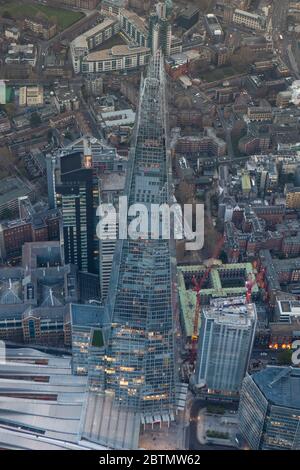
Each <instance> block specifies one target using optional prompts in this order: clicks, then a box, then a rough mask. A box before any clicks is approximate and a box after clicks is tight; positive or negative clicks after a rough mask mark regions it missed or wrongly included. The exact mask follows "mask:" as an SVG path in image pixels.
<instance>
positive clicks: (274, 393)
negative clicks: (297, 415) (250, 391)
mask: <svg viewBox="0 0 300 470" xmlns="http://www.w3.org/2000/svg"><path fill="white" fill-rule="evenodd" d="M252 378H253V380H254V382H255V383H256V385H257V386H258V387H259V389H260V390H261V392H262V393H263V394H264V396H265V397H266V398H267V400H268V401H269V402H271V404H273V405H276V406H283V407H287V408H296V409H298V410H299V409H300V369H296V368H294V367H275V366H268V367H267V368H266V369H263V370H262V371H260V372H257V373H256V374H253V375H252Z"/></svg>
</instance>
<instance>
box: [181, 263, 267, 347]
mask: <svg viewBox="0 0 300 470" xmlns="http://www.w3.org/2000/svg"><path fill="white" fill-rule="evenodd" d="M206 270H207V267H206V266H205V265H194V266H188V265H186V266H178V268H177V279H178V291H179V299H180V313H181V324H182V328H183V332H184V334H185V336H186V337H187V338H191V337H192V335H193V327H194V319H195V311H196V300H197V294H196V292H195V290H194V284H193V279H195V280H196V281H198V280H199V279H201V278H202V277H203V275H204V273H205V271H206ZM249 278H253V279H254V278H255V276H254V270H253V266H252V264H251V263H232V264H218V265H216V266H213V267H212V269H211V270H210V272H209V275H208V276H207V278H206V279H205V282H204V284H203V286H202V288H201V291H200V298H201V305H208V304H209V301H210V299H215V298H218V297H222V298H229V297H234V296H241V295H245V297H246V294H247V290H248V288H247V286H246V284H247V281H248V280H249ZM257 293H258V286H257V284H256V283H254V284H253V286H252V296H253V297H255V296H256V295H257ZM200 322H201V315H200V317H199V325H198V328H200Z"/></svg>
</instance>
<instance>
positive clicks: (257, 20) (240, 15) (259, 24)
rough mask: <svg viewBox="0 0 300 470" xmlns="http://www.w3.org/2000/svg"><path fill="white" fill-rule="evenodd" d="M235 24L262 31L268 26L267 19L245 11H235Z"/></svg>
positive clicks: (233, 18) (233, 19)
mask: <svg viewBox="0 0 300 470" xmlns="http://www.w3.org/2000/svg"><path fill="white" fill-rule="evenodd" d="M232 21H233V23H236V24H240V25H242V26H246V27H247V28H249V29H255V30H262V29H264V27H265V24H266V18H265V17H264V16H261V15H257V14H256V13H250V12H248V11H245V10H239V9H238V8H237V9H236V10H234V13H233V16H232Z"/></svg>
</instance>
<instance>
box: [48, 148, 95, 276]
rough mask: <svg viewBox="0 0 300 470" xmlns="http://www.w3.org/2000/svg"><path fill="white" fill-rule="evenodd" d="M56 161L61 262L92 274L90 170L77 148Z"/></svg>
mask: <svg viewBox="0 0 300 470" xmlns="http://www.w3.org/2000/svg"><path fill="white" fill-rule="evenodd" d="M58 164H59V168H58V169H57V170H56V184H55V191H56V202H57V207H58V208H60V209H61V211H62V229H63V243H64V253H65V262H66V263H72V264H76V265H77V266H78V268H79V270H81V271H87V272H90V273H93V272H95V262H94V253H93V249H94V244H93V243H94V234H95V233H96V218H95V208H94V195H93V190H94V181H93V170H92V168H86V167H85V165H84V158H83V154H82V153H81V152H78V151H70V152H69V153H67V154H64V155H61V156H60V157H59V158H58Z"/></svg>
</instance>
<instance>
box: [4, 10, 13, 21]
mask: <svg viewBox="0 0 300 470" xmlns="http://www.w3.org/2000/svg"><path fill="white" fill-rule="evenodd" d="M2 18H7V19H8V20H12V19H13V17H12V15H11V13H10V12H9V11H6V10H5V11H4V12H3V13H2Z"/></svg>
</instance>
